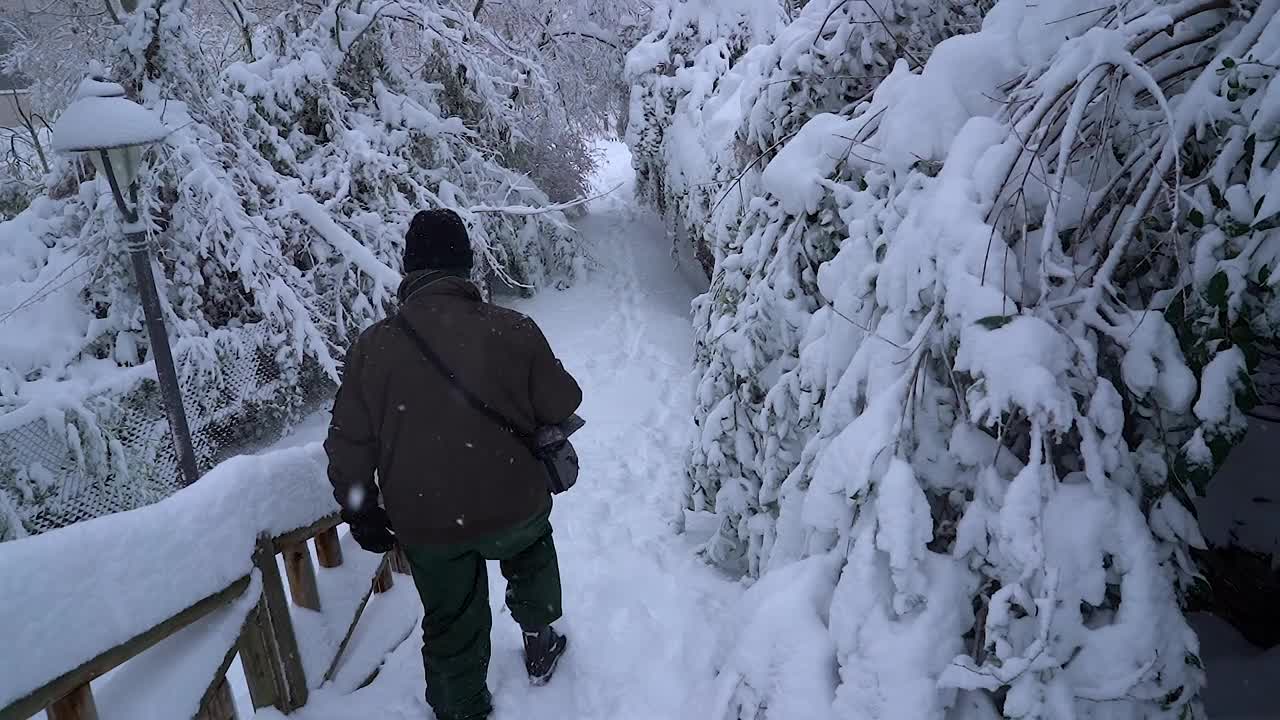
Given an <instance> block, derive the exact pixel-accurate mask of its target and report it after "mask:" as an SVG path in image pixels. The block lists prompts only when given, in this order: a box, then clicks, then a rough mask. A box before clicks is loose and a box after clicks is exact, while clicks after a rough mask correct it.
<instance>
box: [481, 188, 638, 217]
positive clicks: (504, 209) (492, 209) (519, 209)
mask: <svg viewBox="0 0 1280 720" xmlns="http://www.w3.org/2000/svg"><path fill="white" fill-rule="evenodd" d="M620 187H622V183H618V184H617V185H614V186H613V187H612V188H610V189H608V190H605V191H604V192H602V193H598V194H596V195H592V196H590V197H582V198H578V199H577V200H570V201H569V202H563V203H559V204H557V205H546V206H544V207H529V206H528V205H505V206H501V207H499V206H495V205H474V206H472V207H470V208H467V211H468V212H472V213H477V214H478V213H501V214H503V215H542V214H544V213H549V212H559V211H561V210H568V209H569V208H573V207H577V206H579V205H584V204H586V203H589V202H591V201H592V200H599V199H600V198H602V197H604V196H606V195H610V194H612V193H613V192H614V191H616V190H617V189H618V188H620Z"/></svg>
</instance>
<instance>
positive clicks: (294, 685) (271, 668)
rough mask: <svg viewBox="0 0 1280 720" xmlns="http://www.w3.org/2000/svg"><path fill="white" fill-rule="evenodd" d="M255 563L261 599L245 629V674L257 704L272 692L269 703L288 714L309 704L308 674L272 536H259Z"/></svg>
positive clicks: (243, 656) (243, 636)
mask: <svg viewBox="0 0 1280 720" xmlns="http://www.w3.org/2000/svg"><path fill="white" fill-rule="evenodd" d="M253 564H254V565H255V566H257V568H258V571H259V572H261V573H262V599H261V600H259V602H258V605H257V607H255V608H254V610H253V612H251V613H250V614H249V622H246V623H245V630H244V632H243V633H242V643H241V645H242V653H241V657H242V658H243V660H244V665H245V676H246V678H250V677H251V676H252V679H250V680H249V694H250V696H251V697H252V698H253V703H254V707H263V705H259V702H265V701H266V699H267V697H268V696H273V697H271V700H272V702H271V703H270V704H271V705H274V706H275V708H276V709H277V710H280V711H281V712H283V713H286V714H287V713H290V712H293V711H294V710H296V709H298V708H300V707H302V706H303V705H306V704H307V678H306V675H305V674H304V672H303V669H302V658H301V657H299V655H298V639H297V637H295V636H294V634H293V620H292V619H291V618H290V617H289V600H288V599H287V598H286V597H285V594H284V582H283V581H282V580H281V579H280V569H279V567H278V566H277V565H276V556H275V542H274V541H272V539H271V538H270V537H269V536H265V535H264V536H263V537H261V538H259V539H258V546H257V548H256V549H255V550H254V553H253ZM255 687H257V690H256V691H255V689H254V688H255Z"/></svg>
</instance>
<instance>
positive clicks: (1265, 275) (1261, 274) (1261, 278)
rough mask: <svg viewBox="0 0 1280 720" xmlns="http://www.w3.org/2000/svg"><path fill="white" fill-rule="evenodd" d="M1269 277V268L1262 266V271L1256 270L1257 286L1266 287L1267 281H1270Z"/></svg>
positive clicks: (1268, 266)
mask: <svg viewBox="0 0 1280 720" xmlns="http://www.w3.org/2000/svg"><path fill="white" fill-rule="evenodd" d="M1270 277H1271V266H1270V265H1263V266H1262V269H1260V270H1258V284H1260V285H1266V284H1267V280H1268V279H1270Z"/></svg>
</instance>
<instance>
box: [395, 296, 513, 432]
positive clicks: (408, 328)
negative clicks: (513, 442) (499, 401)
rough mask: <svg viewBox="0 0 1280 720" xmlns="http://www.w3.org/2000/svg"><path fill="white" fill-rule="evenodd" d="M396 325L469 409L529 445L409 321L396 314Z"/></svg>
mask: <svg viewBox="0 0 1280 720" xmlns="http://www.w3.org/2000/svg"><path fill="white" fill-rule="evenodd" d="M396 324H397V325H399V326H400V329H401V330H403V331H404V332H405V334H406V335H408V336H409V337H410V338H412V339H413V342H414V344H415V345H417V346H418V351H419V352H420V353H422V356H423V357H425V358H426V359H427V360H428V361H430V363H431V364H432V365H434V366H435V367H436V369H437V370H439V371H440V374H441V375H443V376H444V377H445V379H447V380H448V381H449V382H450V384H452V385H453V387H454V388H456V389H457V390H458V392H460V393H462V397H464V398H465V399H466V401H467V403H468V404H470V405H471V407H473V408H475V409H476V410H477V411H479V412H480V413H481V414H482V415H484V416H485V417H487V418H489V420H491V421H492V422H493V423H494V424H495V425H497V426H498V427H501V428H502V429H503V430H506V431H507V432H509V433H511V434H512V435H515V436H516V437H517V438H519V439H520V440H521V442H523V443H524V444H526V445H528V444H529V437H528V436H526V435H525V434H524V433H522V432H520V431H519V430H518V429H516V426H515V425H513V424H511V422H510V421H509V420H507V418H506V417H504V416H503V415H502V414H501V413H499V412H498V411H497V410H494V409H493V408H491V407H489V404H488V403H486V402H485V401H484V400H483V399H481V398H480V397H479V396H478V395H476V394H475V393H473V392H471V390H470V389H469V388H467V386H465V385H463V384H462V382H461V381H459V380H458V376H457V375H454V374H453V371H452V370H450V369H449V366H448V365H445V363H444V360H442V359H441V358H440V356H439V355H437V354H436V351H435V350H432V349H431V346H430V345H428V344H427V341H426V340H424V339H423V337H422V336H421V335H419V334H418V332H417V331H416V330H414V329H413V326H412V325H410V324H409V321H408V320H406V319H405V317H404V316H403V315H401V314H400V313H396Z"/></svg>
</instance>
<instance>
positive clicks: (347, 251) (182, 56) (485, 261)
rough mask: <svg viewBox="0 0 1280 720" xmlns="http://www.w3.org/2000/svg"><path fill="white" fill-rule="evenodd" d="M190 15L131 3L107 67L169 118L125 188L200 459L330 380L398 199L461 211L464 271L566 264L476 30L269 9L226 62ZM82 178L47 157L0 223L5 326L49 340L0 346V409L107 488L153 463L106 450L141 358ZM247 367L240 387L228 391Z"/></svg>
mask: <svg viewBox="0 0 1280 720" xmlns="http://www.w3.org/2000/svg"><path fill="white" fill-rule="evenodd" d="M192 28H193V23H192V22H191V20H190V18H189V16H188V15H187V13H186V11H185V3H184V2H182V1H181V0H143V2H141V3H139V6H138V7H137V9H136V10H134V11H133V12H131V13H129V14H128V15H126V16H125V19H124V20H123V21H122V23H121V25H120V26H119V30H118V32H117V33H116V34H115V35H114V36H113V39H112V47H113V50H112V51H111V53H109V54H108V55H107V56H106V59H107V60H108V61H109V67H107V68H106V70H108V71H109V72H110V74H111V75H112V76H114V77H115V78H117V79H119V80H120V81H121V82H122V83H123V84H124V85H125V86H126V88H128V90H129V92H130V93H131V95H133V96H134V97H136V98H137V99H138V100H139V101H141V102H142V103H144V104H145V105H147V106H149V107H150V108H151V109H152V110H153V111H155V112H156V113H158V114H160V115H161V116H162V117H163V118H164V121H165V122H166V123H167V124H168V125H169V127H171V128H173V134H172V135H171V136H170V137H169V138H168V139H167V140H166V141H165V142H164V143H163V144H161V145H158V146H156V147H154V148H153V149H151V150H148V151H147V154H146V166H147V172H146V174H145V176H144V177H143V180H142V186H141V190H140V193H139V196H140V201H141V203H142V207H143V210H144V216H145V217H146V218H147V223H148V226H149V234H150V237H151V241H152V242H153V243H154V245H155V249H156V251H157V258H158V263H159V268H158V270H159V271H158V272H157V277H158V278H160V279H161V281H162V287H161V294H162V296H163V297H164V300H165V311H166V313H167V315H168V318H167V320H168V322H169V326H170V329H171V332H172V333H173V334H174V335H175V336H176V339H175V343H176V346H177V348H178V351H179V354H180V355H181V358H180V362H181V369H180V373H181V374H182V375H183V376H184V377H183V385H184V387H185V388H186V389H187V392H188V395H187V403H188V415H189V417H191V418H192V419H193V422H194V423H195V427H194V428H193V430H194V431H195V433H196V435H197V445H198V453H199V454H200V456H201V459H202V460H203V461H204V462H206V463H208V462H209V461H211V460H212V459H214V458H215V457H216V453H217V452H218V451H220V450H221V449H222V448H221V447H219V446H218V445H217V444H215V443H212V442H210V441H208V440H207V438H206V439H205V440H204V441H202V440H201V438H205V436H206V434H208V433H207V432H206V431H209V430H210V429H212V428H218V429H219V432H221V433H222V434H223V435H225V434H227V433H229V432H230V433H234V432H235V431H237V430H238V429H244V428H250V429H251V428H252V427H253V426H254V423H252V422H246V421H247V420H248V419H256V420H259V421H261V420H264V419H266V418H267V417H268V416H271V417H276V416H279V415H280V414H286V415H287V414H288V413H290V412H293V411H295V410H296V409H297V407H298V405H299V403H301V402H302V401H303V400H304V399H306V394H307V391H308V388H314V387H316V386H317V385H318V384H323V383H324V382H326V380H325V379H326V378H329V379H336V377H337V374H338V364H339V361H340V358H341V356H342V352H343V349H344V348H345V346H346V343H347V342H348V340H349V339H350V338H351V337H352V336H353V335H354V334H355V333H356V332H358V331H359V330H360V329H361V328H363V327H364V326H366V325H368V324H369V323H370V322H372V321H373V320H375V319H377V318H378V317H380V316H381V315H382V313H383V312H384V311H385V309H386V308H387V306H388V304H389V303H390V302H392V300H393V298H394V294H395V289H396V283H397V280H398V275H397V272H396V268H398V267H399V263H400V255H401V249H402V247H401V243H402V242H403V241H402V237H403V233H404V229H405V227H406V226H407V224H408V221H409V219H410V218H411V217H412V215H413V213H415V212H416V211H418V210H421V209H425V208H431V207H441V206H443V207H451V208H454V209H456V210H457V211H458V212H459V213H460V214H461V215H462V216H463V217H464V219H465V220H466V221H467V223H468V225H469V228H470V231H471V235H472V238H473V243H474V244H475V247H476V250H477V255H478V264H477V269H476V271H475V272H476V277H477V279H478V280H481V281H483V282H482V284H485V285H487V284H489V283H492V284H493V285H494V286H495V287H503V286H506V287H508V288H509V289H513V290H520V291H526V292H527V291H532V290H534V289H537V288H540V287H544V286H546V285H548V284H551V283H553V282H555V281H558V280H560V279H566V280H567V279H571V278H572V276H573V275H574V273H575V268H576V266H577V264H578V261H579V252H578V249H577V245H576V234H575V233H574V231H573V229H572V228H571V227H570V226H569V225H568V223H567V221H566V219H565V217H564V216H563V214H562V213H559V212H548V211H542V210H540V209H539V208H544V207H545V206H547V205H548V204H549V200H548V198H547V196H546V195H545V194H544V193H542V192H541V191H540V190H538V189H537V187H536V186H535V185H534V184H533V183H532V182H530V180H529V179H528V178H527V177H526V176H525V175H524V174H523V173H519V172H516V171H514V170H512V169H510V168H508V167H507V166H505V165H504V164H503V161H502V159H503V157H504V155H505V153H507V152H508V151H509V150H510V148H511V147H512V146H513V144H514V142H515V140H513V138H517V137H518V135H519V133H518V129H517V128H515V127H513V126H512V124H511V123H512V122H513V120H515V119H516V118H518V117H519V113H518V111H517V108H516V107H515V105H514V102H513V100H512V99H511V98H510V88H511V87H513V86H514V85H516V84H518V83H519V82H521V80H520V70H519V67H518V65H517V66H516V67H513V66H512V65H511V64H510V63H509V62H508V63H501V62H499V61H497V60H496V59H494V58H493V57H492V56H491V55H490V54H488V53H485V52H476V51H473V48H475V47H477V46H478V45H481V44H483V43H484V42H486V41H485V40H484V39H483V38H478V37H477V36H476V34H475V32H474V31H475V28H472V27H470V26H469V25H468V24H467V23H466V22H465V21H464V22H458V21H457V17H456V16H455V15H453V14H450V13H448V12H446V11H444V10H442V9H441V8H440V7H439V6H437V5H436V4H435V3H428V2H406V1H404V0H400V1H388V2H381V1H371V2H364V3H362V4H360V8H359V10H357V8H355V7H353V6H351V4H350V3H345V2H342V1H341V0H339V1H338V2H335V3H333V4H331V5H329V6H328V7H326V8H325V9H323V10H322V11H320V12H313V11H309V10H304V9H301V8H297V7H290V8H288V9H286V11H285V12H283V13H282V14H280V15H278V16H276V17H275V18H274V19H273V20H271V21H270V23H269V24H268V25H267V26H266V27H264V28H260V29H258V31H257V32H256V35H255V42H254V51H253V53H254V56H255V57H256V59H255V60H253V61H252V62H247V61H240V62H236V63H233V64H231V65H229V66H227V67H226V68H225V69H224V68H222V67H220V64H221V59H220V58H219V59H215V60H210V59H209V58H208V56H207V54H206V53H205V52H204V46H203V43H204V39H203V38H202V37H201V36H200V35H199V34H198V33H196V32H194V31H193V29H192ZM408 49H413V50H414V52H415V53H416V54H414V55H412V56H409V55H407V54H406V52H407V50H408ZM410 58H411V59H412V60H413V61H414V62H409V61H408V59H410ZM91 172H92V169H91V168H90V167H88V166H85V165H81V164H79V163H78V162H77V161H75V160H73V159H70V158H57V159H56V161H55V165H54V167H53V170H52V172H51V173H50V175H49V176H48V178H47V181H46V182H47V189H48V190H47V193H46V194H45V195H44V196H41V197H38V198H36V200H35V201H34V202H33V204H32V206H31V208H30V209H29V210H27V211H26V212H24V213H22V214H21V215H19V216H18V217H17V218H16V219H15V220H14V221H12V222H11V223H8V224H4V225H0V237H5V238H6V240H5V242H4V243H3V244H2V245H3V251H2V252H4V253H6V255H7V256H8V257H5V258H4V263H3V264H0V269H2V270H3V271H4V276H3V277H0V285H3V286H4V291H5V297H12V298H13V299H14V303H15V305H14V307H12V308H4V312H5V315H4V316H3V317H4V320H5V322H6V323H10V324H14V323H40V324H42V325H41V327H42V331H44V332H47V333H48V336H47V337H49V338H52V340H50V341H48V342H46V343H45V345H44V346H43V347H40V348H25V347H21V348H19V347H15V349H14V352H6V353H5V355H4V356H3V358H2V359H3V361H4V362H3V364H0V408H4V409H7V410H9V411H10V412H13V411H15V410H18V409H22V410H23V411H24V412H25V413H26V414H32V413H35V414H36V415H37V416H38V417H39V416H43V417H45V418H46V420H47V423H48V424H50V431H51V434H52V436H53V437H55V438H72V440H69V441H64V442H70V443H71V445H72V446H73V448H72V450H68V452H69V453H71V454H72V455H74V456H75V457H76V458H78V459H77V460H76V462H77V463H79V464H80V465H81V466H82V467H81V470H82V471H83V473H84V474H85V475H86V476H87V477H88V478H90V479H91V480H92V479H94V478H101V481H100V482H101V483H108V484H109V483H117V484H118V485H119V486H120V487H126V488H127V487H132V486H136V485H137V483H140V482H145V481H146V479H147V478H146V476H147V475H148V473H163V472H164V471H163V468H158V467H153V466H152V464H151V463H149V462H148V458H146V457H139V456H137V453H136V452H135V451H136V448H134V449H132V450H126V448H125V447H124V444H125V443H126V442H128V440H127V439H126V438H125V437H124V435H125V433H126V429H125V427H124V424H125V423H128V422H132V421H134V420H136V417H137V415H138V412H140V411H143V410H145V409H146V408H148V407H151V406H153V405H154V403H155V401H156V398H155V397H154V396H153V395H149V394H148V393H149V392H150V391H149V390H148V389H147V388H148V387H149V386H146V385H143V386H139V385H138V382H139V380H140V379H141V375H140V374H139V373H137V372H136V371H133V368H136V367H137V366H139V365H141V364H143V363H145V362H146V360H147V356H148V348H147V342H146V334H145V333H144V332H143V325H142V312H141V308H140V306H139V304H138V301H137V299H136V298H137V294H136V292H135V291H134V290H133V288H132V276H131V274H130V273H129V272H128V271H127V264H126V263H127V257H126V255H125V249H124V247H123V245H122V242H121V240H120V238H121V237H122V233H121V230H120V228H119V219H118V214H117V212H116V210H115V208H114V206H112V205H111V202H110V199H109V195H104V194H102V193H100V192H98V190H97V189H95V183H97V182H99V181H98V180H97V179H95V178H92V177H91V176H88V175H86V173H91ZM73 271H74V272H73ZM22 298H25V300H22V302H19V300H20V299H22ZM246 365H247V367H248V370H247V372H250V373H252V377H253V378H254V379H255V381H254V382H237V381H236V378H238V377H240V376H239V375H236V373H240V372H241V371H242V370H243V368H244V367H245V366H246ZM89 380H91V382H90V381H89ZM54 386H57V387H61V388H63V389H62V390H60V391H58V392H56V393H50V392H49V391H50V389H51V388H53V387H54ZM104 390H105V392H104ZM51 394H52V395H54V396H55V397H56V402H54V403H52V405H50V406H48V407H46V406H45V405H46V404H47V403H46V402H45V401H44V400H42V398H45V397H48V396H49V395H51ZM19 416H20V415H12V416H11V419H12V417H19ZM129 432H133V431H132V430H129ZM153 444H154V443H153ZM2 449H3V448H0V450H2ZM73 450H74V452H72V451H73ZM153 450H154V448H153ZM21 456H22V453H20V452H19V453H16V454H10V453H6V454H5V455H2V456H0V457H5V458H6V459H11V458H13V457H21ZM51 470H52V469H51V468H43V469H38V470H37V471H36V472H33V471H32V468H31V467H29V466H26V465H9V466H7V467H0V494H7V498H6V502H5V503H3V504H4V505H6V506H10V507H13V506H21V507H25V508H27V511H29V512H32V513H34V512H36V511H37V510H40V509H42V508H41V503H40V502H39V501H38V500H39V498H40V497H41V494H40V493H41V488H42V487H43V486H42V485H41V484H40V482H39V478H42V477H46V476H47V475H49V473H50V471H51ZM130 483H133V485H130ZM43 509H44V510H45V511H50V510H49V508H47V507H45V508H43ZM53 511H54V512H56V510H53ZM3 515H4V513H0V516H3ZM9 520H10V523H13V522H14V520H13V517H12V514H10V517H9ZM25 520H26V518H18V521H17V522H24V521H25ZM9 532H10V533H12V532H17V528H13V527H10V528H9Z"/></svg>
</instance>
